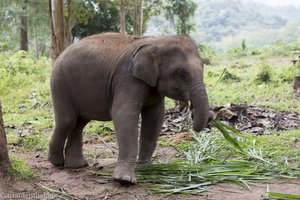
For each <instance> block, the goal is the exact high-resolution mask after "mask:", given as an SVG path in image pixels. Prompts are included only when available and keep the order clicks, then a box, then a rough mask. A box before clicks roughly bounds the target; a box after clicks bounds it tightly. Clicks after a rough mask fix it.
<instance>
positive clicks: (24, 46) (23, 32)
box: [20, 1, 28, 51]
mask: <svg viewBox="0 0 300 200" xmlns="http://www.w3.org/2000/svg"><path fill="white" fill-rule="evenodd" d="M20 20H21V29H20V50H23V51H28V32H27V1H25V2H24V5H23V6H22V15H21V19H20Z"/></svg>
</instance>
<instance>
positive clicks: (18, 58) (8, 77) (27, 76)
mask: <svg viewBox="0 0 300 200" xmlns="http://www.w3.org/2000/svg"><path fill="white" fill-rule="evenodd" d="M49 70H50V67H49V60H48V59H39V60H35V59H34V58H33V57H31V56H30V55H28V54H27V52H25V51H19V52H17V53H15V54H13V55H9V54H0V80H1V82H0V93H1V94H2V95H6V94H8V93H10V92H15V90H16V89H21V88H23V89H24V87H27V86H30V85H33V84H36V83H44V82H45V81H46V80H47V77H48V76H49Z"/></svg>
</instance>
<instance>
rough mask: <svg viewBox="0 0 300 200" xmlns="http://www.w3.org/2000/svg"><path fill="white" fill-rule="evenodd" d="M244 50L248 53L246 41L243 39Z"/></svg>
mask: <svg viewBox="0 0 300 200" xmlns="http://www.w3.org/2000/svg"><path fill="white" fill-rule="evenodd" d="M242 49H243V51H246V49H247V44H246V40H245V39H243V41H242Z"/></svg>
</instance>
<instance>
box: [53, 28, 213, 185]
mask: <svg viewBox="0 0 300 200" xmlns="http://www.w3.org/2000/svg"><path fill="white" fill-rule="evenodd" d="M51 93H52V100H53V107H54V113H55V123H56V125H55V128H54V131H53V135H52V138H51V141H50V144H49V155H48V159H49V161H50V162H51V163H52V164H53V165H55V166H64V167H67V168H79V167H85V166H87V165H88V164H87V162H86V160H85V159H84V157H83V153H82V145H83V141H82V130H83V128H84V127H85V125H86V124H87V123H88V122H89V121H90V120H99V121H110V120H113V123H114V126H115V131H116V134H117V141H118V146H119V155H118V163H117V167H116V168H115V171H114V174H113V178H114V179H115V180H117V181H119V182H121V183H129V184H135V183H136V177H135V175H134V168H135V165H136V163H147V162H149V161H150V159H151V156H152V154H153V152H154V149H155V147H156V142H157V138H158V135H159V132H160V130H161V126H162V123H163V117H164V97H165V96H167V97H170V98H172V99H176V100H181V101H185V102H187V101H191V103H192V106H193V108H192V113H193V119H194V122H193V129H194V130H195V131H201V130H202V129H203V128H204V127H205V126H206V124H207V121H208V117H209V104H208V98H207V94H206V90H205V87H204V84H203V64H202V62H201V59H200V57H199V55H198V52H197V48H196V46H195V44H194V42H193V41H192V40H191V39H190V38H188V37H184V36H167V37H137V36H128V35H122V34H118V33H105V34H100V35H94V36H91V37H87V38H85V39H83V40H81V41H80V42H78V43H76V44H73V45H71V46H70V47H69V48H67V49H66V50H65V51H64V52H63V53H62V54H61V55H60V56H59V58H58V59H57V60H56V62H55V64H54V68H53V72H52V77H51ZM140 115H141V117H142V124H141V133H140V140H139V141H138V121H139V116H140Z"/></svg>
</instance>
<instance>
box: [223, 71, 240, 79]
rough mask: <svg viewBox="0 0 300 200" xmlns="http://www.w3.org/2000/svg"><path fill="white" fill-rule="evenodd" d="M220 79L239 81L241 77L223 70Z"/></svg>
mask: <svg viewBox="0 0 300 200" xmlns="http://www.w3.org/2000/svg"><path fill="white" fill-rule="evenodd" d="M222 80H223V81H224V82H240V81H241V78H240V77H238V76H237V75H235V74H233V73H231V72H229V71H228V70H226V71H225V72H224V75H223V78H222Z"/></svg>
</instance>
